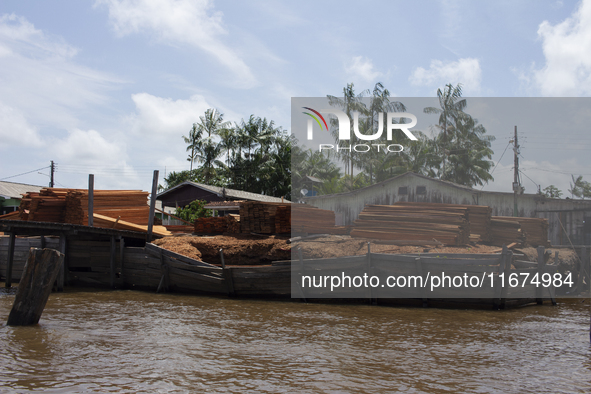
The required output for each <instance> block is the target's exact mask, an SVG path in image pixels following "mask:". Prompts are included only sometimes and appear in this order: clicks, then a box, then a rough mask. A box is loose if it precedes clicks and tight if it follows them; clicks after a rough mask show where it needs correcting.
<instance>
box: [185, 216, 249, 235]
mask: <svg viewBox="0 0 591 394" xmlns="http://www.w3.org/2000/svg"><path fill="white" fill-rule="evenodd" d="M193 232H194V233H195V234H224V233H231V234H239V233H240V216H238V215H232V214H230V215H227V216H216V217H209V218H199V219H197V220H195V224H194V227H193Z"/></svg>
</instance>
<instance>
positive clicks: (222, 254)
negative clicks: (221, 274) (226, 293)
mask: <svg viewBox="0 0 591 394" xmlns="http://www.w3.org/2000/svg"><path fill="white" fill-rule="evenodd" d="M220 259H221V260H222V269H223V270H225V269H226V262H225V261H224V250H223V249H220Z"/></svg>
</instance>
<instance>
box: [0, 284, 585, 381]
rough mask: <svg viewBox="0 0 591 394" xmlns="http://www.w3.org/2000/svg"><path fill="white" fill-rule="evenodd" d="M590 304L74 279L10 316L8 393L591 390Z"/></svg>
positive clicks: (3, 313)
mask: <svg viewBox="0 0 591 394" xmlns="http://www.w3.org/2000/svg"><path fill="white" fill-rule="evenodd" d="M13 300H14V295H10V294H6V293H0V319H2V320H3V321H4V322H5V321H6V319H7V317H8V314H9V312H10V309H11V307H12V302H13ZM589 313H590V311H589V303H588V300H585V301H584V302H582V301H581V300H568V301H563V302H560V303H559V305H558V306H556V307H552V306H549V305H544V306H531V307H525V308H520V309H514V310H506V311H477V310H447V309H434V308H427V309H421V308H403V307H381V306H370V305H332V304H305V303H300V302H291V301H266V300H243V299H228V298H213V297H201V296H186V295H174V294H154V293H148V292H138V291H99V290H97V291H74V290H72V289H70V290H68V291H67V292H65V293H57V294H56V293H54V294H52V295H51V297H50V299H49V302H48V304H47V307H46V308H45V311H44V313H43V316H42V317H41V321H40V324H39V325H37V326H32V327H7V326H6V325H2V326H0V392H9V393H12V392H16V393H20V392H31V391H43V392H51V393H78V392H80V393H82V392H84V393H86V392H115V393H137V392H146V393H154V392H160V393H169V392H170V393H175V392H177V393H185V392H188V393H200V392H211V393H244V392H252V393H294V392H309V393H393V392H404V393H590V392H591V347H590V345H589Z"/></svg>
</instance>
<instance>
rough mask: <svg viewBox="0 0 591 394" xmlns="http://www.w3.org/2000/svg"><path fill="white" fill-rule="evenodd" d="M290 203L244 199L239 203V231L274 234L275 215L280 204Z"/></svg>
mask: <svg viewBox="0 0 591 394" xmlns="http://www.w3.org/2000/svg"><path fill="white" fill-rule="evenodd" d="M290 205H291V204H285V203H284V204H282V203H272V202H260V201H245V202H242V203H240V231H241V232H242V233H245V234H249V233H259V234H276V233H277V228H276V227H275V217H276V213H277V209H278V208H279V207H281V206H287V207H289V206H290Z"/></svg>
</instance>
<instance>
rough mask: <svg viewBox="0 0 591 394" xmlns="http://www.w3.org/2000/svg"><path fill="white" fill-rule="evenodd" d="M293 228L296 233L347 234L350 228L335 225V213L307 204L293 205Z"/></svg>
mask: <svg viewBox="0 0 591 394" xmlns="http://www.w3.org/2000/svg"><path fill="white" fill-rule="evenodd" d="M291 230H292V233H294V234H347V233H348V231H349V229H348V228H346V227H344V226H339V227H337V226H335V213H334V211H330V210H327V209H320V208H317V207H314V206H312V205H307V204H293V205H292V207H291Z"/></svg>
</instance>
